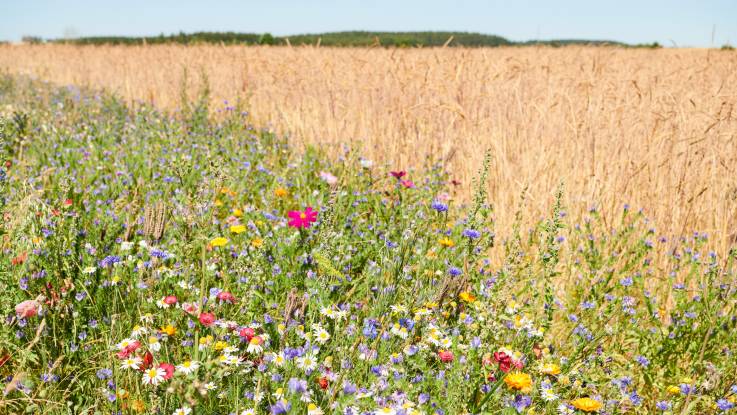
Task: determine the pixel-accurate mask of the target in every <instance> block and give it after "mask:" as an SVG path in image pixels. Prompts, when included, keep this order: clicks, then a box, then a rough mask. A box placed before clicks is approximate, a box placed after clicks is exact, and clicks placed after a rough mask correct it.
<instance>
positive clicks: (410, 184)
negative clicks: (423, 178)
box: [399, 180, 415, 189]
mask: <svg viewBox="0 0 737 415" xmlns="http://www.w3.org/2000/svg"><path fill="white" fill-rule="evenodd" d="M399 183H401V184H402V186H404V187H405V188H407V189H414V187H415V184H414V182H412V180H401V181H400V182H399Z"/></svg>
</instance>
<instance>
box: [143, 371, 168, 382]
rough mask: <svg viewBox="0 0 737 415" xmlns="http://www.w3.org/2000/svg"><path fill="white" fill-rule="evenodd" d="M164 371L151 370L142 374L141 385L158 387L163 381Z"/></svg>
mask: <svg viewBox="0 0 737 415" xmlns="http://www.w3.org/2000/svg"><path fill="white" fill-rule="evenodd" d="M165 375H166V371H165V370H164V369H162V368H160V367H157V368H151V369H148V370H147V371H145V372H143V383H144V384H148V385H154V386H156V385H158V384H159V383H161V382H163V381H164V376H165Z"/></svg>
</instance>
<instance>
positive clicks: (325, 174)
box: [320, 171, 338, 186]
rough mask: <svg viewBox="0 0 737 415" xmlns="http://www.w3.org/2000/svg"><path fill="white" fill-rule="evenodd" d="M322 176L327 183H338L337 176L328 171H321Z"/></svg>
mask: <svg viewBox="0 0 737 415" xmlns="http://www.w3.org/2000/svg"><path fill="white" fill-rule="evenodd" d="M320 178H321V179H322V180H323V181H325V183H327V184H329V185H331V186H332V185H334V184H335V183H338V178H337V177H335V176H333V175H332V174H330V173H329V172H326V171H321V172H320Z"/></svg>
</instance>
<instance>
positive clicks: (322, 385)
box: [317, 377, 328, 390]
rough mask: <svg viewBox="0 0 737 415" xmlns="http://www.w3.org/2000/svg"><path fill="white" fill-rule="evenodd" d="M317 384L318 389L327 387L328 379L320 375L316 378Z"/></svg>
mask: <svg viewBox="0 0 737 415" xmlns="http://www.w3.org/2000/svg"><path fill="white" fill-rule="evenodd" d="M317 384H318V385H320V389H322V390H325V389H327V388H328V379H327V378H325V377H321V378H320V379H318V380H317Z"/></svg>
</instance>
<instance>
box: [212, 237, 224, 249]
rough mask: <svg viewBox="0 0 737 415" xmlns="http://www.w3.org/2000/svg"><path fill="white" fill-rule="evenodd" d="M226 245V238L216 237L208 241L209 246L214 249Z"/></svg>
mask: <svg viewBox="0 0 737 415" xmlns="http://www.w3.org/2000/svg"><path fill="white" fill-rule="evenodd" d="M227 244H228V240H227V239H226V238H223V237H222V236H220V237H217V238H215V239H213V240H212V241H210V245H212V246H215V247H222V246H225V245H227Z"/></svg>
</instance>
